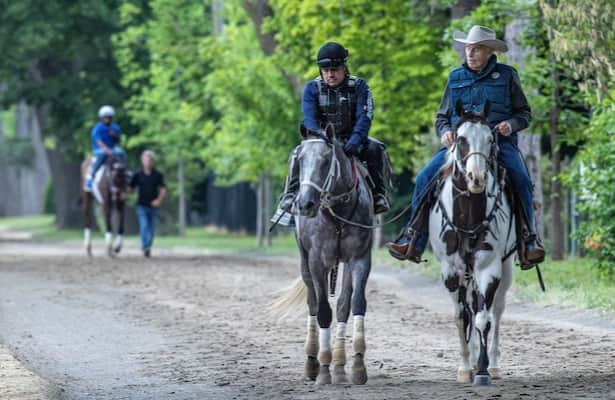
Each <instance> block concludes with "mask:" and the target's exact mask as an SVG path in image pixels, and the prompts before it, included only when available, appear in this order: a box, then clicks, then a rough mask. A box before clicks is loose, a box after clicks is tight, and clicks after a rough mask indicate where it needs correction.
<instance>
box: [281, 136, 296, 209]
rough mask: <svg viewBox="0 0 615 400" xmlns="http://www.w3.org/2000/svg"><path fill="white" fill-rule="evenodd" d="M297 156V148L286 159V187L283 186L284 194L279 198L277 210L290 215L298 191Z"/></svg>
mask: <svg viewBox="0 0 615 400" xmlns="http://www.w3.org/2000/svg"><path fill="white" fill-rule="evenodd" d="M298 154H299V146H297V147H296V148H295V150H293V152H292V153H291V155H290V157H289V158H288V177H287V178H286V185H284V192H283V193H282V195H281V196H280V205H279V208H280V209H282V210H284V211H286V212H288V213H290V212H291V210H292V208H293V203H294V202H295V197H296V196H297V191H298V190H299V163H298V162H297V155H298Z"/></svg>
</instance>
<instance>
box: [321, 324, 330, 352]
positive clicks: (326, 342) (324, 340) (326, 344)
mask: <svg viewBox="0 0 615 400" xmlns="http://www.w3.org/2000/svg"><path fill="white" fill-rule="evenodd" d="M318 342H319V344H320V350H321V351H330V350H331V328H320V330H319V331H318Z"/></svg>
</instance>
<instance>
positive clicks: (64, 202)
mask: <svg viewBox="0 0 615 400" xmlns="http://www.w3.org/2000/svg"><path fill="white" fill-rule="evenodd" d="M47 158H48V159H49V167H50V169H51V177H52V180H53V193H54V201H55V209H56V220H55V223H56V226H57V227H58V228H59V229H67V228H80V227H82V226H83V216H82V214H81V207H80V205H79V197H80V188H79V185H80V183H81V172H80V164H81V163H79V162H77V161H72V160H69V159H68V158H67V157H66V156H65V154H64V151H63V150H62V149H61V148H59V147H56V148H54V149H47Z"/></svg>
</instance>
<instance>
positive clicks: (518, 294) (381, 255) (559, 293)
mask: <svg viewBox="0 0 615 400" xmlns="http://www.w3.org/2000/svg"><path fill="white" fill-rule="evenodd" d="M424 258H426V259H427V260H428V262H427V263H423V264H420V265H417V264H414V263H411V262H409V261H403V262H402V261H397V260H395V259H394V258H392V257H391V256H390V255H389V254H388V252H387V251H386V250H381V249H379V250H377V251H376V252H374V262H375V263H377V264H386V265H392V266H398V267H401V268H410V269H412V270H413V271H416V272H419V273H422V274H425V275H428V276H431V277H433V278H435V279H439V278H440V263H439V262H438V260H437V259H436V257H435V256H434V255H433V254H430V253H428V252H427V253H425V257H424ZM593 264H594V260H593V259H591V258H570V259H567V260H563V261H553V260H547V261H545V262H544V263H543V264H541V266H540V270H541V272H542V277H543V280H544V282H545V286H546V289H547V291H546V292H544V293H543V292H542V290H541V289H540V285H539V283H538V278H537V276H536V271H535V270H534V269H532V270H530V271H522V270H521V269H520V268H519V267H515V271H514V275H513V285H512V293H511V294H512V296H513V298H514V299H516V300H524V301H529V302H533V303H537V304H542V305H560V306H564V307H571V308H577V309H597V310H599V311H600V312H602V313H604V314H607V315H609V316H611V317H613V316H615V280H613V279H612V278H609V277H608V276H605V275H604V274H603V273H601V272H600V271H599V270H598V269H597V268H595V267H593Z"/></svg>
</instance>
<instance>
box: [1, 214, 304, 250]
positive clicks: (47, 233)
mask: <svg viewBox="0 0 615 400" xmlns="http://www.w3.org/2000/svg"><path fill="white" fill-rule="evenodd" d="M0 226H1V227H5V228H7V229H10V230H14V231H26V232H30V233H32V236H33V239H34V240H36V241H41V242H70V241H79V242H80V241H81V240H83V231H82V230H81V229H65V230H59V229H57V228H56V227H55V225H54V216H53V215H36V216H27V217H11V218H0ZM102 238H103V235H102V233H100V232H99V231H93V232H92V239H94V240H100V239H102ZM126 244H127V245H129V246H139V237H138V236H137V235H127V236H126ZM155 246H156V247H164V248H190V249H200V250H204V251H211V252H223V253H262V254H266V255H283V254H295V252H296V250H297V245H296V243H295V238H294V236H293V235H292V234H290V232H288V233H287V232H283V234H281V235H278V236H275V237H273V240H272V246H271V247H258V246H257V243H256V238H255V237H254V236H252V235H236V234H231V233H220V232H212V231H210V230H207V229H205V228H203V227H189V228H187V229H186V236H185V237H179V236H161V235H157V236H156V240H155Z"/></svg>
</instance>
